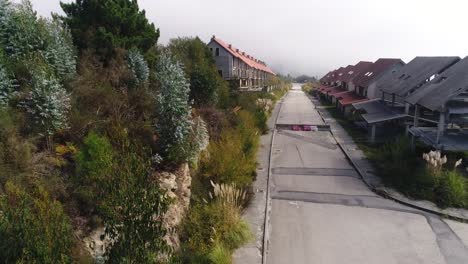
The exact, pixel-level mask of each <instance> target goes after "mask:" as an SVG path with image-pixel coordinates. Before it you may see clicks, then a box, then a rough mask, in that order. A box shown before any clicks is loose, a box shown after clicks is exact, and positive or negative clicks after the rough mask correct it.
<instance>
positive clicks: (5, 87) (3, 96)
mask: <svg viewBox="0 0 468 264" xmlns="http://www.w3.org/2000/svg"><path fill="white" fill-rule="evenodd" d="M15 94H16V93H15V84H14V81H13V79H12V78H11V77H10V76H9V74H8V73H7V70H6V69H5V67H4V66H3V65H2V64H1V62H0V108H2V107H5V106H8V105H9V103H10V100H11V99H12V97H14V96H15Z"/></svg>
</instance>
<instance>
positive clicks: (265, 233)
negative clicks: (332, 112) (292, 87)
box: [262, 91, 289, 264]
mask: <svg viewBox="0 0 468 264" xmlns="http://www.w3.org/2000/svg"><path fill="white" fill-rule="evenodd" d="M288 93H289V91H288ZM288 93H286V95H284V96H283V97H282V98H281V99H280V100H279V101H278V102H277V106H279V108H278V112H277V114H276V117H275V122H274V126H273V128H272V129H273V134H272V135H271V141H270V155H269V156H268V174H267V188H266V204H265V222H264V224H263V246H262V264H266V261H267V252H268V241H269V234H270V232H269V228H270V217H269V216H270V211H271V201H270V198H271V197H270V196H271V193H270V176H271V158H272V156H273V142H274V141H275V135H276V122H277V121H278V117H279V116H280V112H281V107H282V105H283V100H284V98H285V97H286V96H287V95H288Z"/></svg>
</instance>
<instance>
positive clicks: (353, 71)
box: [340, 61, 372, 91]
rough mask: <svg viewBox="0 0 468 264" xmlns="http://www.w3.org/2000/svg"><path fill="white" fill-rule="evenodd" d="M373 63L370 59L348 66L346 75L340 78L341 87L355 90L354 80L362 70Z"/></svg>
mask: <svg viewBox="0 0 468 264" xmlns="http://www.w3.org/2000/svg"><path fill="white" fill-rule="evenodd" d="M371 65H372V62H370V61H360V62H358V63H357V64H356V65H354V66H352V67H350V68H348V70H347V71H346V72H345V73H344V75H343V76H342V77H341V78H340V84H341V87H342V88H343V89H345V90H347V91H354V85H353V80H354V78H356V77H357V76H358V75H359V74H360V73H361V72H363V71H365V70H366V69H367V68H369V67H370V66H371Z"/></svg>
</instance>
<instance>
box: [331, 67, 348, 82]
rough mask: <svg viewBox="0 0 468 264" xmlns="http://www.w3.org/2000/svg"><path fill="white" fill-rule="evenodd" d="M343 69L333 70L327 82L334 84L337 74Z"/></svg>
mask: <svg viewBox="0 0 468 264" xmlns="http://www.w3.org/2000/svg"><path fill="white" fill-rule="evenodd" d="M343 69H344V67H340V68H338V69H336V70H334V71H333V72H332V73H331V76H330V78H328V80H327V81H328V82H335V81H337V79H338V74H339V73H340V72H341V71H342V70H343Z"/></svg>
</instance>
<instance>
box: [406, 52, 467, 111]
mask: <svg viewBox="0 0 468 264" xmlns="http://www.w3.org/2000/svg"><path fill="white" fill-rule="evenodd" d="M467 89H468V57H465V58H464V59H463V60H461V61H459V62H458V63H456V64H455V65H453V66H452V67H450V68H448V69H447V70H446V71H444V72H442V73H441V74H439V75H438V76H437V77H435V78H434V79H433V80H432V81H431V82H429V83H427V84H426V85H424V86H423V87H421V88H420V89H419V90H418V91H416V92H414V93H413V94H412V95H411V96H409V97H408V98H407V99H406V101H407V102H408V103H411V104H419V105H422V106H424V107H425V108H428V109H430V110H432V111H435V110H441V108H443V106H444V105H445V103H447V101H449V100H450V99H451V98H453V97H456V96H457V95H459V94H461V93H463V92H466V90H467Z"/></svg>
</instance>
